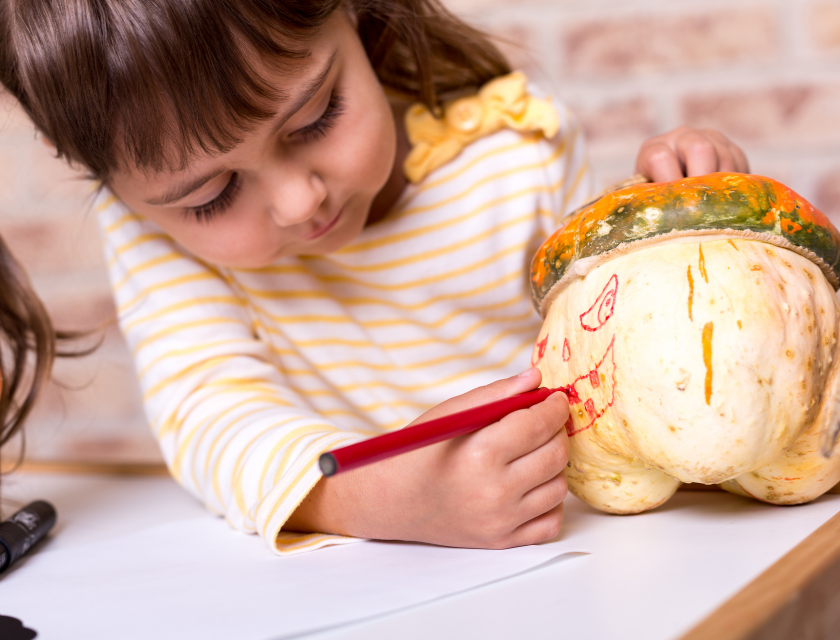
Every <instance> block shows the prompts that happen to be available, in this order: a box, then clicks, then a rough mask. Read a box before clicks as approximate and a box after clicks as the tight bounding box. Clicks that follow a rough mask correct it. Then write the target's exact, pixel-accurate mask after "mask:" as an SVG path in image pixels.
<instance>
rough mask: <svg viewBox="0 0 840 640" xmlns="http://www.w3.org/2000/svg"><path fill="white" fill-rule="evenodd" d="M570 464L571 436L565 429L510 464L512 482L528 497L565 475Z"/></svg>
mask: <svg viewBox="0 0 840 640" xmlns="http://www.w3.org/2000/svg"><path fill="white" fill-rule="evenodd" d="M568 463H569V436H568V435H566V429H565V428H563V429H560V431H558V432H557V433H556V434H555V435H554V437H552V438H551V439H550V440H549V441H548V442H546V443H545V444H544V445H542V446H541V447H540V448H539V449H536V450H535V451H532V452H530V453H528V454H527V455H524V456H522V457H521V458H518V459H517V460H514V461H513V462H511V463H510V465H509V467H508V473H509V474H510V475H509V478H510V482H511V483H512V484H513V485H514V486H517V487H522V488H523V489H522V493H523V494H524V495H528V493H529V492H530V491H532V490H533V488H535V487H539V486H540V485H542V484H544V483H546V482H548V481H549V480H551V479H552V478H556V477H557V476H558V475H560V474H561V473H563V471H564V470H565V468H566V465H567V464H568Z"/></svg>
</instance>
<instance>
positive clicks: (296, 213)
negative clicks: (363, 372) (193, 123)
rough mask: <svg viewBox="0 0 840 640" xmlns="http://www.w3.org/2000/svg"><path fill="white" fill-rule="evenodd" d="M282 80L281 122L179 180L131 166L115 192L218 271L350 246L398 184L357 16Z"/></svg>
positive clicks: (393, 143)
mask: <svg viewBox="0 0 840 640" xmlns="http://www.w3.org/2000/svg"><path fill="white" fill-rule="evenodd" d="M276 77H277V85H278V87H279V88H280V89H281V90H282V91H283V95H286V96H287V97H286V99H284V100H283V101H282V102H281V103H280V104H278V105H277V115H276V116H275V117H274V118H272V119H270V120H268V121H266V122H264V123H262V124H260V125H258V126H257V127H256V128H254V129H253V130H252V131H251V132H249V133H247V134H245V137H244V139H243V141H242V143H241V144H239V145H237V146H236V147H235V148H233V149H232V150H231V151H229V152H226V153H221V154H216V155H213V156H201V157H198V158H197V159H195V160H193V161H191V162H190V164H189V166H188V167H187V168H186V169H184V170H181V171H175V172H171V173H170V172H161V173H154V174H149V173H143V172H141V171H139V170H123V171H120V172H118V173H115V174H114V175H113V176H112V178H111V180H110V182H109V186H110V187H111V189H112V190H113V191H114V192H115V193H116V195H117V196H118V197H119V198H121V199H122V200H123V202H125V203H126V205H128V206H129V207H130V208H132V209H133V210H134V211H137V212H139V213H141V214H143V215H144V216H146V217H147V218H148V219H150V220H152V221H153V222H155V223H156V224H157V225H158V226H160V227H161V228H162V229H163V230H164V231H166V232H167V233H168V234H169V235H170V236H171V237H172V238H173V239H175V240H176V241H177V242H178V243H179V244H181V245H182V246H183V247H185V248H186V249H187V250H189V251H190V252H192V253H193V254H194V255H196V256H197V257H199V258H201V259H203V260H205V261H207V262H210V263H213V264H217V265H222V266H227V267H234V268H259V267H263V266H266V265H269V264H271V263H272V262H274V261H275V260H277V259H278V258H281V257H284V256H293V255H324V254H327V253H330V252H333V251H336V250H338V249H340V248H342V247H343V246H345V245H347V244H348V243H349V242H350V241H351V240H353V239H354V238H355V237H356V236H357V235H358V234H359V232H360V231H361V230H362V228H363V227H364V226H365V223H366V222H367V220H368V215H369V213H370V211H371V205H372V204H373V201H374V198H375V197H376V196H377V194H378V193H379V192H380V190H382V189H383V187H384V186H385V184H386V182H388V181H389V177H391V174H392V170H394V167H395V159H396V148H397V136H396V128H395V123H394V115H393V112H392V111H391V107H390V105H389V103H388V101H387V99H386V97H385V94H384V92H383V90H382V87H381V86H380V84H379V81H378V79H377V78H376V75H375V74H374V72H373V69H372V68H371V66H370V63H369V61H368V58H367V55H366V54H365V52H364V49H363V48H362V45H361V42H360V41H359V38H358V35H357V33H356V30H355V27H354V25H353V23H352V21H351V19H350V18H349V17H348V16H347V15H346V14H345V13H344V12H343V11H336V12H335V14H334V15H333V16H332V17H331V18H330V19H329V20H328V21H327V23H326V24H325V25H324V27H323V29H322V30H321V32H320V33H319V35H318V37H317V38H316V39H315V40H314V41H313V42H312V44H311V55H310V56H309V57H308V58H307V59H306V60H304V61H303V62H302V63H299V66H298V68H297V73H295V74H293V75H292V76H291V77H290V76H289V74H282V75H281V74H279V73H278V74H276ZM394 175H395V176H396V175H397V172H396V171H394ZM393 181H394V178H392V182H393Z"/></svg>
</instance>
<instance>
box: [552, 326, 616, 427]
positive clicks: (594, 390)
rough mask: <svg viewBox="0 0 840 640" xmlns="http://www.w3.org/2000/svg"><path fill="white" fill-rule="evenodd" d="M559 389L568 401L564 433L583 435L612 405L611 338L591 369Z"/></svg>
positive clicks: (613, 393)
mask: <svg viewBox="0 0 840 640" xmlns="http://www.w3.org/2000/svg"><path fill="white" fill-rule="evenodd" d="M560 388H561V389H562V390H563V392H564V393H565V394H566V397H568V399H569V409H570V413H569V419H568V421H567V422H566V432H567V433H568V434H569V436H573V435H575V434H577V433H580V432H581V431H586V430H587V429H589V427H591V426H592V425H593V424H595V421H596V420H598V418H600V417H601V416H603V415H604V413H606V411H607V409H609V408H610V407H611V406H613V403H614V402H615V336H613V337H612V340H611V341H610V344H609V346H608V347H607V350H606V352H604V357H603V358H601V361H600V362H599V363H598V364H597V365H596V366H595V368H594V369H591V370H590V371H588V372H587V373H585V374H583V375H582V376H578V377H577V378H576V379H575V381H574V382H572V383H571V384H570V385H567V386H565V387H560Z"/></svg>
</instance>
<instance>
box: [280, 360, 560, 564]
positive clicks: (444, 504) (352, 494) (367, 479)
mask: <svg viewBox="0 0 840 640" xmlns="http://www.w3.org/2000/svg"><path fill="white" fill-rule="evenodd" d="M540 379H541V375H540V372H539V370H538V369H535V368H532V369H529V370H528V371H526V372H524V373H523V374H520V375H519V376H515V377H513V378H508V379H506V380H500V381H498V382H494V383H492V384H490V385H487V386H485V387H481V388H478V389H475V390H473V391H470V392H468V393H466V394H464V395H462V396H458V397H456V398H453V399H451V400H448V401H446V402H444V403H442V404H440V405H438V406H436V407H434V408H433V409H431V410H429V411H428V412H426V413H425V414H423V415H422V416H421V417H420V418H418V419H417V420H415V421H414V423H412V424H418V423H420V422H423V421H426V420H431V419H433V418H438V417H440V416H443V415H447V414H450V413H455V412H458V411H464V410H465V409H469V408H471V407H474V406H477V405H480V404H484V403H487V402H491V401H493V400H499V399H501V398H504V397H507V396H511V395H514V394H517V393H522V392H524V391H529V390H531V389H535V388H537V387H538V386H539V384H540ZM568 416H569V406H568V402H567V401H566V397H565V396H564V395H563V394H561V393H555V394H553V395H551V396H549V398H547V399H546V400H544V401H543V402H541V403H540V404H537V405H534V406H533V407H531V408H529V409H522V410H520V411H516V412H514V413H511V414H510V415H508V416H506V417H505V418H503V419H502V420H500V421H499V422H497V423H495V424H492V425H490V426H488V427H485V428H484V429H481V430H480V431H476V432H474V433H471V434H468V435H465V436H461V437H459V438H455V439H452V440H448V441H445V442H441V443H438V444H436V445H432V446H429V447H424V448H422V449H417V450H416V451H412V452H411V453H407V454H404V455H401V456H397V457H394V458H390V459H388V460H384V461H382V462H380V463H377V464H373V465H370V466H367V467H363V468H360V469H357V470H354V471H350V472H347V473H345V474H341V475H338V476H336V477H334V478H329V479H324V480H321V481H320V482H319V483H318V485H316V487H315V489H313V491H312V493H310V496H309V497H308V498H307V499H306V500H305V501H304V503H302V504H301V506H300V507H299V508H298V510H297V511H295V513H294V514H293V516H292V518H291V519H290V520H289V522H287V524H286V526H285V527H284V529H292V530H310V531H322V532H326V533H342V534H346V535H351V536H358V537H362V538H376V539H385V540H412V541H417V542H428V543H431V544H439V545H445V546H451V547H472V548H489V549H502V548H507V547H515V546H521V545H526V544H535V543H538V542H543V541H545V540H550V539H551V538H553V537H555V536H556V535H557V534H558V533H559V531H560V525H561V523H562V521H563V500H564V499H565V497H566V493H567V486H566V472H565V469H566V465H567V463H568V460H569V454H568V452H569V443H568V437H567V435H566V430H565V428H564V425H565V422H566V419H567V418H568ZM312 516H316V517H315V519H314V520H313V519H312Z"/></svg>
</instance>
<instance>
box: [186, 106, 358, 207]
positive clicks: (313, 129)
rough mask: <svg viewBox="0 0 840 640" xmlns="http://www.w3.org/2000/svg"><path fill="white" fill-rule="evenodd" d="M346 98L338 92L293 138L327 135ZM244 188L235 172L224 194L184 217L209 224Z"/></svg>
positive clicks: (304, 138)
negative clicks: (313, 119) (322, 111)
mask: <svg viewBox="0 0 840 640" xmlns="http://www.w3.org/2000/svg"><path fill="white" fill-rule="evenodd" d="M344 109H345V105H344V98H343V97H342V96H341V95H340V94H339V93H338V92H336V91H333V93H332V95H331V96H330V101H329V102H328V103H327V107H326V109H324V113H322V114H321V117H320V118H318V119H317V120H316V121H315V122H313V123H312V124H309V125H307V126H305V127H303V128H302V129H298V130H297V131H295V132H293V133H292V137H293V138H294V139H295V140H299V141H300V142H314V141H316V140H320V139H321V138H323V137H324V136H326V135H327V132H329V130H330V129H332V128H333V127H334V126H335V123H336V121H337V120H338V119H339V118H340V117H341V115H342V114H343V113H344ZM241 187H242V179H241V177H240V176H239V174H238V173H236V172H234V173H233V174H232V175H231V177H230V180H229V181H228V183H227V185H226V186H225V188H224V189H223V190H222V192H221V193H220V194H219V195H218V196H216V197H215V198H213V200H211V201H210V202H207V203H205V204H202V205H200V206H197V207H187V208H186V209H185V210H184V215H189V216H193V217H194V218H195V219H196V220H198V222H209V221H210V220H212V219H213V218H214V217H215V216H218V215H221V214H223V213H224V212H225V211H226V210H227V209H228V207H230V205H231V204H232V203H233V201H234V200H235V199H236V196H237V195H238V194H239V190H240V188H241Z"/></svg>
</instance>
